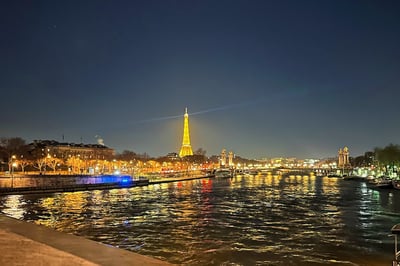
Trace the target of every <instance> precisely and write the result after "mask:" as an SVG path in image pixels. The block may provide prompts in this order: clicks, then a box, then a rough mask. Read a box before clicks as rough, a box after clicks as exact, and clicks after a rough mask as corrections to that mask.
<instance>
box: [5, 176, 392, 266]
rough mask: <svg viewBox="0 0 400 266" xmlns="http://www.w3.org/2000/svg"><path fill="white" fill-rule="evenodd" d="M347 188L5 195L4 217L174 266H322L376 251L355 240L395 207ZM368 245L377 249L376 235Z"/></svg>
mask: <svg viewBox="0 0 400 266" xmlns="http://www.w3.org/2000/svg"><path fill="white" fill-rule="evenodd" d="M345 182H348V181H343V180H341V179H337V178H328V177H316V176H315V175H312V174H311V175H305V174H301V173H294V174H287V175H276V174H273V173H266V174H265V175H255V176H249V175H246V176H235V177H234V178H232V179H201V180H194V181H186V182H175V183H164V184H157V185H150V186H145V187H140V188H129V189H115V190H105V191H90V192H75V193H56V194H51V195H46V196H44V195H41V196H37V197H35V196H30V197H23V196H7V197H4V198H3V201H2V202H1V204H2V206H1V208H2V210H3V211H4V212H6V213H9V215H10V216H13V217H16V218H19V219H26V220H29V221H34V222H36V223H40V224H44V225H46V226H49V227H53V228H56V229H57V230H61V231H65V232H70V233H75V234H78V235H83V236H86V237H88V238H91V239H94V240H97V241H103V242H105V243H108V244H112V245H116V246H120V247H123V248H126V249H129V250H134V251H137V252H140V253H142V254H145V255H150V256H156V257H161V258H165V259H167V260H168V261H170V262H172V263H177V264H183V265H185V264H188V265H210V261H213V262H214V264H213V265H221V264H223V263H229V262H235V263H237V264H242V265H256V264H265V265H268V264H271V263H272V264H273V262H274V261H280V260H285V259H286V258H288V257H287V254H293V255H294V256H296V259H297V260H298V261H302V262H304V261H306V262H313V263H316V264H320V265H322V264H324V263H326V262H327V261H330V260H335V261H340V260H341V259H342V258H343V257H344V256H348V257H347V259H348V260H351V259H353V258H351V255H350V257H349V255H348V252H347V253H346V252H345V251H341V249H339V247H343V246H346V250H351V251H352V252H355V253H356V252H359V251H357V250H360V249H361V247H362V248H365V249H369V250H370V249H371V248H370V247H369V246H368V244H369V243H368V241H364V240H363V239H358V238H357V237H358V236H357V234H355V233H354V232H356V230H357V228H355V227H356V226H361V227H363V228H364V227H365V228H373V226H376V221H373V220H371V217H373V212H372V211H371V209H370V206H371V204H376V202H378V203H379V204H381V206H384V205H383V204H387V206H391V205H395V203H396V197H395V195H386V194H382V193H381V192H376V193H374V192H372V191H371V190H370V189H368V188H366V187H365V186H364V187H362V186H361V187H360V189H359V191H360V193H361V196H360V197H364V198H366V199H368V200H369V202H368V204H365V203H364V201H359V198H358V196H357V197H356V196H354V193H355V192H354V191H356V192H357V191H358V190H357V188H358V187H357V184H358V183H345ZM385 195H386V196H385ZM397 201H398V200H397ZM348 202H351V204H350V203H349V204H348ZM358 208H360V209H361V210H362V211H359V209H358ZM379 211H381V210H379ZM28 214H29V215H28ZM380 215H381V214H380ZM380 217H381V216H380ZM380 219H381V218H380ZM349 228H351V229H349ZM349 230H350V232H349ZM368 231H369V232H370V231H371V230H368ZM363 237H366V238H368V239H373V240H374V236H373V235H363ZM355 239H356V240H355ZM341 252H342V253H341ZM358 255H359V254H358ZM233 257H234V258H233ZM242 257H243V258H244V259H242ZM354 257H357V256H356V255H354ZM286 262H287V261H286ZM289 262H290V260H289ZM291 262H293V260H292V261H291ZM340 263H344V262H343V261H341V262H340ZM289 264H290V263H289ZM281 265H284V263H283V264H281ZM291 265H293V264H291Z"/></svg>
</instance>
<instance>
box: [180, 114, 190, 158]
mask: <svg viewBox="0 0 400 266" xmlns="http://www.w3.org/2000/svg"><path fill="white" fill-rule="evenodd" d="M188 155H193V151H192V146H191V145H190V135H189V115H188V113H187V107H186V108H185V115H184V116H183V139H182V147H181V150H180V151H179V156H180V157H185V156H188Z"/></svg>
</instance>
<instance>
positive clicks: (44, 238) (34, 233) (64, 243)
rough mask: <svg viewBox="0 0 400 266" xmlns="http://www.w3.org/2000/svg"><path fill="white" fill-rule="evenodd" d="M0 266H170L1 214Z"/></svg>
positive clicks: (163, 262)
mask: <svg viewBox="0 0 400 266" xmlns="http://www.w3.org/2000/svg"><path fill="white" fill-rule="evenodd" d="M0 265H10V266H13V265H52V266H61V265H82V266H92V265H104V266H123V265H150V266H151V265H171V264H169V263H167V262H165V261H161V260H157V259H154V258H150V257H146V256H143V255H140V254H136V253H133V252H130V251H127V250H122V249H119V248H116V247H112V246H109V245H104V244H101V243H98V242H95V241H92V240H88V239H85V238H82V237H78V236H74V235H70V234H65V233H61V232H57V231H54V230H52V229H50V228H47V227H44V226H39V225H35V224H32V223H27V222H23V221H20V220H16V219H13V218H10V217H7V216H5V215H3V214H0Z"/></svg>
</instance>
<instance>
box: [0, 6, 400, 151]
mask: <svg viewBox="0 0 400 266" xmlns="http://www.w3.org/2000/svg"><path fill="white" fill-rule="evenodd" d="M399 84H400V1H396V0H394V1H367V0H361V1H351V0H348V1H337V0H335V1H328V0H324V1H320V0H317V1H298V0H295V1H278V0H276V1H273V0H271V1H269V0H265V1H246V0H245V1H234V0H229V1H220V0H213V1H203V0H202V1H195V0H193V1H186V0H185V1H183V0H182V1H172V0H171V1H169V0H160V1H149V0H143V1H131V0H129V1H100V0H92V1H85V0H84V1H61V0H60V1H39V0H35V1H33V0H32V1H18V0H17V1H12V0H9V1H7V0H4V1H1V3H0V90H1V96H0V97H1V103H0V112H1V114H2V116H1V125H0V137H21V138H23V139H25V140H26V141H27V142H30V141H32V140H34V139H54V140H57V141H63V138H64V141H65V142H74V143H80V142H81V141H83V142H84V143H96V136H100V137H101V138H102V139H104V143H105V144H106V145H107V146H109V147H111V148H114V149H115V150H116V151H117V152H122V151H123V150H131V151H135V152H138V153H144V152H147V153H148V154H149V155H150V156H155V157H156V156H162V155H165V154H167V153H169V152H179V148H180V145H181V142H182V131H183V114H184V110H185V107H188V112H189V122H190V131H191V142H192V147H193V150H196V149H198V148H202V149H204V150H206V151H207V155H209V156H210V155H213V154H219V153H220V151H221V149H222V148H225V149H227V151H233V152H234V153H236V154H237V155H239V156H243V157H247V158H261V157H280V156H284V157H298V158H310V157H311V158H322V157H334V156H336V155H337V150H338V149H339V148H342V147H344V146H348V147H349V149H350V156H357V155H361V154H363V153H364V152H366V151H368V150H372V149H373V148H374V147H384V146H386V145H388V144H389V143H394V144H399V143H400V119H399V116H400V88H399Z"/></svg>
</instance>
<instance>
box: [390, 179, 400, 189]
mask: <svg viewBox="0 0 400 266" xmlns="http://www.w3.org/2000/svg"><path fill="white" fill-rule="evenodd" d="M392 186H393V188H394V189H400V180H399V179H397V180H392Z"/></svg>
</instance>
